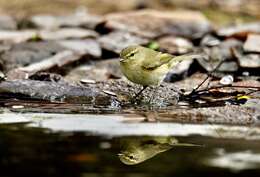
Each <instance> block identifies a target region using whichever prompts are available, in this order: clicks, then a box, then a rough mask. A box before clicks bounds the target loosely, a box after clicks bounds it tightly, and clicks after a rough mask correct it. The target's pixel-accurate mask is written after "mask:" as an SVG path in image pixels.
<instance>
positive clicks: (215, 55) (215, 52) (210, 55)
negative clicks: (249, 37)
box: [197, 39, 243, 72]
mask: <svg viewBox="0 0 260 177" xmlns="http://www.w3.org/2000/svg"><path fill="white" fill-rule="evenodd" d="M242 46H243V43H242V42H241V41H239V40H236V39H227V40H225V41H223V42H221V43H220V44H219V45H215V46H213V47H206V46H204V47H202V55H203V56H204V57H203V58H199V59H197V61H198V62H199V63H200V65H201V66H202V67H203V68H204V69H205V70H207V71H212V70H214V69H215V68H216V67H217V65H219V63H220V62H222V61H223V60H225V62H224V63H223V64H222V65H221V67H219V69H218V71H227V72H234V71H237V69H238V65H237V63H236V62H235V60H233V58H234V56H233V53H232V50H233V49H237V50H242ZM232 60H233V61H232Z"/></svg>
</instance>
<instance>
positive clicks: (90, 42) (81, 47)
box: [56, 39, 102, 58]
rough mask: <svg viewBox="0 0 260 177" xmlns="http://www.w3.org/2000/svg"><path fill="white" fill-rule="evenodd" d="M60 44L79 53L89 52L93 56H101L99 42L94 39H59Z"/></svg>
mask: <svg viewBox="0 0 260 177" xmlns="http://www.w3.org/2000/svg"><path fill="white" fill-rule="evenodd" d="M56 43H58V44H59V45H61V46H63V47H65V48H67V49H70V50H73V51H75V52H79V53H85V54H86V53H87V54H89V55H91V56H93V57H96V58H100V57H101V54H102V51H101V47H100V45H99V43H98V42H97V41H96V40H94V39H82V40H78V39H72V40H58V41H56Z"/></svg>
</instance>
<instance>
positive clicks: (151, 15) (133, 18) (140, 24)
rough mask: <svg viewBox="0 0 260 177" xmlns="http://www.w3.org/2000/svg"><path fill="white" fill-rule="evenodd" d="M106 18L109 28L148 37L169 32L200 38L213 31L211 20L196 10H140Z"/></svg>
mask: <svg viewBox="0 0 260 177" xmlns="http://www.w3.org/2000/svg"><path fill="white" fill-rule="evenodd" d="M105 18H106V21H105V27H106V28H108V29H114V30H123V31H128V32H131V33H135V34H137V35H139V36H144V37H148V38H156V37H160V36H162V35H167V34H170V35H176V36H183V37H187V38H200V37H202V36H203V35H204V34H206V33H208V32H210V31H211V25H210V23H209V21H208V20H207V19H206V18H205V17H204V16H203V15H202V14H201V13H199V12H194V11H173V12H172V11H171V12H165V11H164V12H161V11H157V10H140V11H134V12H128V13H125V12H124V13H115V14H108V15H107V16H106V17H105Z"/></svg>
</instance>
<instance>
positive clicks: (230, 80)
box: [219, 75, 234, 85]
mask: <svg viewBox="0 0 260 177" xmlns="http://www.w3.org/2000/svg"><path fill="white" fill-rule="evenodd" d="M233 82H234V78H233V76H231V75H226V76H224V77H222V78H221V79H220V81H219V83H220V84H222V85H231V84H232V83H233Z"/></svg>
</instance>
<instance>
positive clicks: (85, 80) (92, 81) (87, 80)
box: [80, 79, 96, 84]
mask: <svg viewBox="0 0 260 177" xmlns="http://www.w3.org/2000/svg"><path fill="white" fill-rule="evenodd" d="M80 82H81V83H82V84H95V83H96V81H94V80H91V79H81V80H80Z"/></svg>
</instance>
